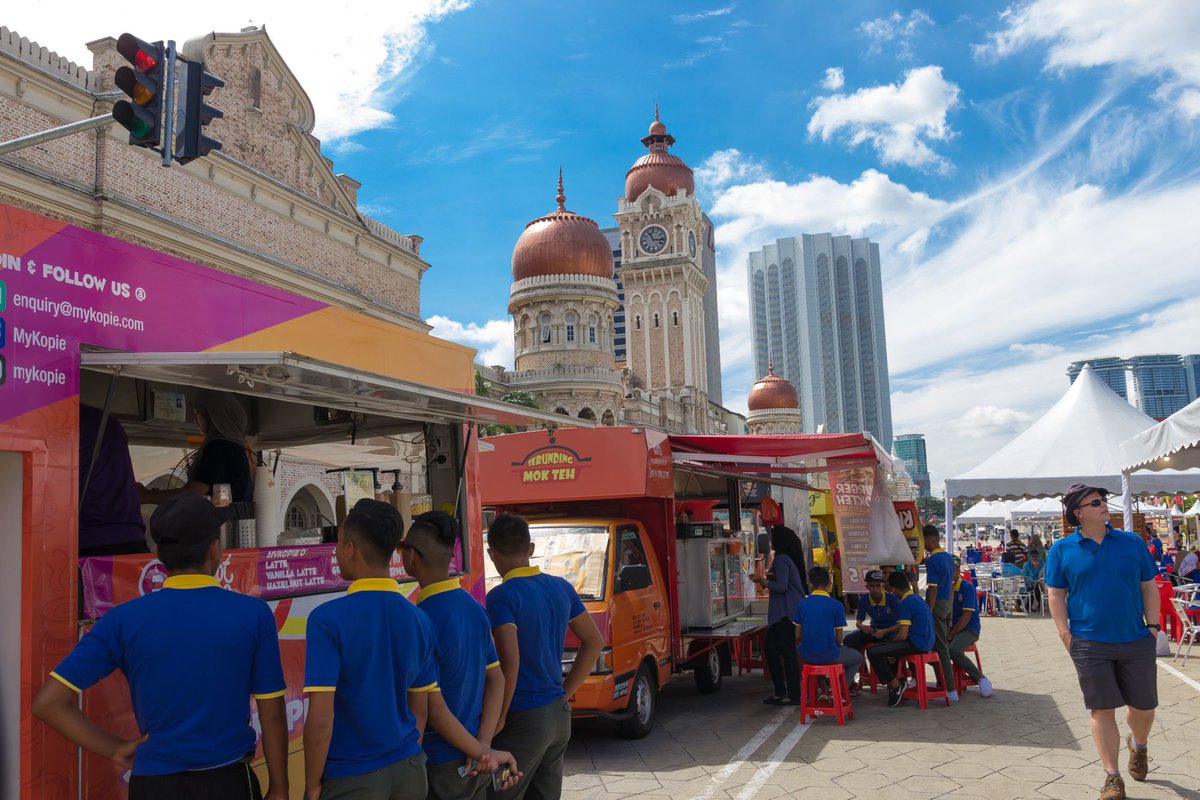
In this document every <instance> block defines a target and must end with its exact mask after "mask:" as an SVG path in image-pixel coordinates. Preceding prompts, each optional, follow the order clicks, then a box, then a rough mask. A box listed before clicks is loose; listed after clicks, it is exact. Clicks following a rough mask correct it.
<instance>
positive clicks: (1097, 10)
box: [975, 0, 1200, 118]
mask: <svg viewBox="0 0 1200 800" xmlns="http://www.w3.org/2000/svg"><path fill="white" fill-rule="evenodd" d="M1000 18H1001V21H1002V22H1003V24H1004V27H1003V28H1002V29H1001V30H1000V31H998V32H996V33H993V34H992V35H991V36H990V37H989V39H988V42H987V44H984V45H979V46H977V47H976V48H975V52H976V54H977V55H979V56H980V57H984V58H997V57H1004V56H1008V55H1011V54H1013V53H1016V52H1019V51H1021V50H1024V49H1026V48H1028V47H1031V46H1033V45H1036V44H1045V45H1047V46H1048V48H1049V50H1048V52H1047V55H1046V67H1047V68H1049V69H1069V68H1089V67H1098V66H1116V67H1118V68H1120V69H1122V70H1126V71H1128V72H1129V73H1131V74H1133V75H1138V76H1147V77H1156V78H1161V80H1162V89H1161V95H1162V97H1163V98H1164V99H1166V100H1168V101H1171V102H1174V103H1175V104H1176V107H1177V108H1178V109H1179V110H1180V111H1181V112H1182V113H1184V114H1185V115H1187V116H1188V117H1192V118H1194V117H1196V116H1198V115H1200V102H1198V99H1200V98H1198V95H1197V90H1198V89H1200V48H1198V47H1197V44H1196V43H1197V41H1200V3H1197V2H1195V0H1153V2H1148V3H1137V2H1118V1H1117V0H1104V1H1103V2H1097V0H1032V2H1027V3H1024V4H1023V5H1018V6H1012V7H1010V8H1009V9H1007V10H1006V11H1005V12H1004V13H1003V14H1001V15H1000Z"/></svg>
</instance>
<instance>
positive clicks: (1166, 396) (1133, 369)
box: [1127, 355, 1191, 419]
mask: <svg viewBox="0 0 1200 800" xmlns="http://www.w3.org/2000/svg"><path fill="white" fill-rule="evenodd" d="M1127 363H1128V364H1129V373H1130V375H1131V376H1132V378H1133V390H1134V394H1135V396H1136V398H1137V407H1138V408H1139V409H1140V410H1141V412H1142V413H1143V414H1145V415H1147V416H1150V417H1154V418H1155V419H1166V418H1167V417H1169V416H1171V415H1172V414H1174V413H1175V412H1176V411H1178V410H1179V409H1181V408H1183V407H1184V406H1186V405H1187V404H1188V402H1189V401H1190V399H1191V398H1190V397H1189V395H1188V379H1187V371H1186V370H1185V368H1184V362H1183V359H1181V358H1180V357H1179V356H1177V355H1150V356H1134V357H1133V358H1131V359H1129V361H1128V362H1127Z"/></svg>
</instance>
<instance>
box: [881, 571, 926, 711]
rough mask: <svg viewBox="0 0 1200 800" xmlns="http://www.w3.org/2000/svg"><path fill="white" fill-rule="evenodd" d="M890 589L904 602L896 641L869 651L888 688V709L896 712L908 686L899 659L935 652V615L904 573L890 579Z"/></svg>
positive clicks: (901, 605)
mask: <svg viewBox="0 0 1200 800" xmlns="http://www.w3.org/2000/svg"><path fill="white" fill-rule="evenodd" d="M888 589H889V590H890V591H891V593H892V594H894V595H896V597H897V599H899V600H900V620H899V623H898V624H899V628H898V629H897V631H896V638H894V639H892V640H891V641H890V642H884V643H883V644H877V645H875V646H874V647H872V648H871V649H870V650H869V651H867V658H868V659H870V661H871V669H873V670H875V673H876V674H877V675H878V676H879V680H880V682H882V683H885V684H887V687H888V705H889V706H892V707H893V708H895V707H896V706H898V705H900V702H901V701H902V700H903V699H904V689H905V682H904V681H901V680H900V678H899V677H898V676H897V674H896V659H898V658H900V657H901V656H907V655H912V654H914V653H928V652H929V651H930V650H932V649H933V614H932V613H931V612H930V611H929V605H928V604H927V603H926V602H925V601H924V600H922V599H921V598H920V597H919V596H917V595H915V594H913V590H912V583H911V582H910V581H909V578H908V575H906V574H905V573H903V572H893V573H892V574H891V575H888Z"/></svg>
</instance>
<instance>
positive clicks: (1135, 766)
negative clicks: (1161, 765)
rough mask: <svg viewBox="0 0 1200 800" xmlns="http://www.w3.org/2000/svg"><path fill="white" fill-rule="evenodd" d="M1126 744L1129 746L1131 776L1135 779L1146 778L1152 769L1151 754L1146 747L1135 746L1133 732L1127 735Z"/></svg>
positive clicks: (1142, 779) (1141, 779)
mask: <svg viewBox="0 0 1200 800" xmlns="http://www.w3.org/2000/svg"><path fill="white" fill-rule="evenodd" d="M1125 744H1126V746H1127V747H1128V748H1129V766H1128V769H1129V777H1131V778H1133V779H1134V780H1135V781H1144V780H1146V773H1147V772H1149V771H1150V756H1149V755H1148V754H1147V752H1146V748H1145V747H1140V748H1138V747H1134V746H1133V734H1129V736H1127V737H1125Z"/></svg>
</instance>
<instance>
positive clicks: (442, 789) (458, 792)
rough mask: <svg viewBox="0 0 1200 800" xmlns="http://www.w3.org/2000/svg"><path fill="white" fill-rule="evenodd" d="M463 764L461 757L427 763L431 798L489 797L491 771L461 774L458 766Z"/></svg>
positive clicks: (473, 799)
mask: <svg viewBox="0 0 1200 800" xmlns="http://www.w3.org/2000/svg"><path fill="white" fill-rule="evenodd" d="M462 765H463V759H461V758H456V759H454V760H453V761H445V762H443V763H441V764H426V765H425V773H426V775H427V776H428V780H429V800H484V798H486V797H487V790H488V787H490V786H491V785H492V776H491V773H487V772H485V773H483V774H482V775H466V776H463V775H459V774H458V768H459V767H461V766H462Z"/></svg>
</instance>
